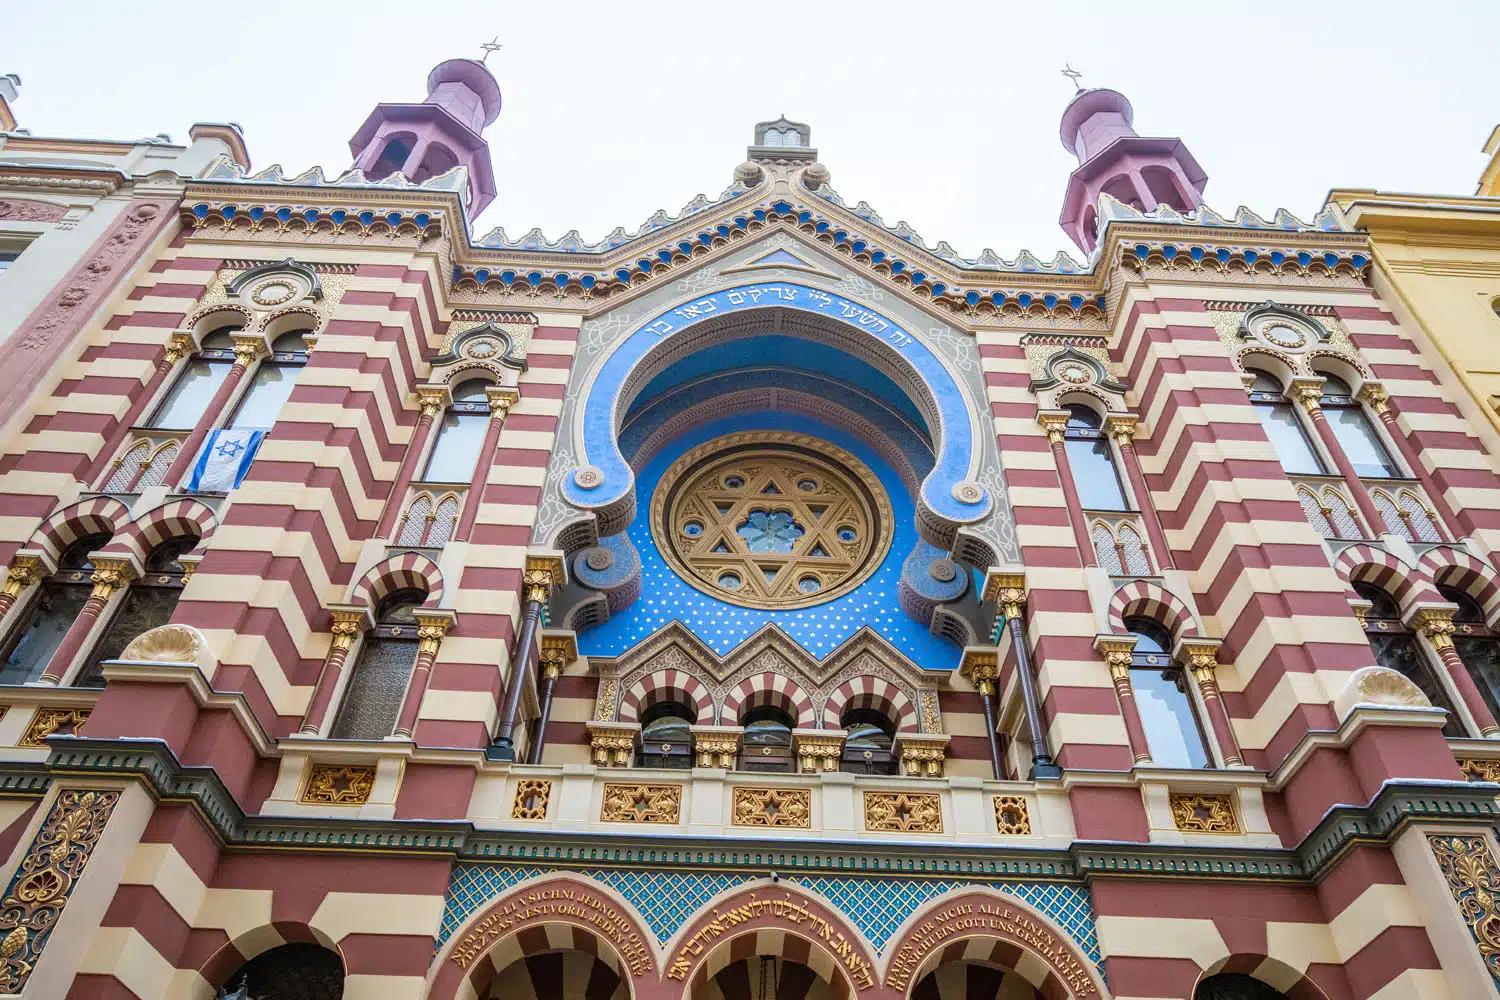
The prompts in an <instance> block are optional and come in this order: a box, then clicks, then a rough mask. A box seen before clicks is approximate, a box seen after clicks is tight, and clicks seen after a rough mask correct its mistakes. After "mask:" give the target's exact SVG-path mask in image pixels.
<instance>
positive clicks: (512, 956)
mask: <svg viewBox="0 0 1500 1000" xmlns="http://www.w3.org/2000/svg"><path fill="white" fill-rule="evenodd" d="M557 952H562V954H561V955H558V954H556V953H557ZM544 956H545V957H546V959H548V960H550V961H551V962H552V963H553V965H554V968H553V969H552V970H548V969H547V968H545V967H538V965H537V963H538V962H539V961H541V960H544ZM574 956H576V958H575V957H574ZM570 959H572V961H573V963H574V964H575V965H576V966H577V968H576V969H567V970H565V969H563V968H562V963H566V962H569V961H570ZM594 965H599V966H602V967H603V970H607V971H601V970H596V969H594V968H591V966H594ZM549 971H551V972H552V975H548V972H549ZM558 971H563V972H564V977H563V978H564V979H573V978H574V977H575V976H576V977H577V978H578V979H579V980H581V981H582V982H586V983H587V984H588V987H589V988H588V990H587V994H588V996H589V997H591V998H592V997H598V998H599V1000H615V998H617V997H628V996H629V988H628V987H627V986H626V985H625V983H626V980H627V979H628V978H629V971H628V970H627V969H625V968H623V967H622V966H621V964H620V960H619V958H618V957H617V956H616V953H615V950H614V949H613V948H611V947H609V946H608V945H606V944H604V943H603V942H602V941H600V940H599V938H598V937H597V936H596V935H595V934H594V933H593V932H592V931H588V930H585V929H584V928H582V927H579V926H577V925H576V924H568V923H556V924H547V925H543V926H537V927H528V928H525V929H523V930H521V931H520V932H518V933H517V934H515V935H514V936H513V937H509V938H506V939H504V940H502V941H501V942H500V943H499V944H498V945H496V946H495V948H494V949H493V950H492V951H490V952H489V954H487V955H485V956H484V957H483V958H481V959H480V960H479V961H477V962H475V963H474V967H473V968H471V969H470V970H469V976H468V980H469V986H470V987H471V988H472V989H473V990H474V993H473V995H474V996H476V997H488V996H491V995H494V996H506V997H509V996H517V997H519V996H536V997H543V996H547V995H548V987H551V988H554V989H555V988H556V986H557V984H556V983H555V982H552V981H551V980H552V978H553V976H555V974H556V972H558ZM497 986H498V987H499V988H498V989H496V987H497Z"/></svg>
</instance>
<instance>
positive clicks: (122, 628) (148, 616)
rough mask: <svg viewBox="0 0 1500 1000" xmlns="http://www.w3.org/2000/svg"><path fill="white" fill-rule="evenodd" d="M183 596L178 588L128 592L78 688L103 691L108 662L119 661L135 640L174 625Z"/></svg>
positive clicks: (76, 683)
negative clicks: (100, 688)
mask: <svg viewBox="0 0 1500 1000" xmlns="http://www.w3.org/2000/svg"><path fill="white" fill-rule="evenodd" d="M181 594H182V591H180V590H178V589H177V588H175V587H143V586H140V585H139V584H137V585H135V586H133V587H131V588H130V589H129V590H127V591H125V599H124V600H123V601H122V602H121V603H120V611H119V613H118V614H116V615H115V617H114V620H113V621H111V622H110V623H109V631H108V632H106V633H104V638H103V639H100V640H99V644H98V645H97V646H95V647H94V653H93V655H92V656H90V657H89V661H88V664H87V665H86V666H85V667H84V668H83V670H82V671H80V672H79V674H78V680H77V681H75V682H74V686H76V687H103V686H104V661H105V660H118V659H119V658H120V654H121V653H123V652H125V647H126V646H128V645H130V641H131V640H132V639H134V638H135V637H136V636H138V635H140V634H141V633H142V632H149V631H150V630H151V629H154V628H156V627H157V626H158V625H165V624H166V623H167V622H168V621H170V620H171V618H172V612H173V610H175V609H176V607H177V598H178V597H179V596H181Z"/></svg>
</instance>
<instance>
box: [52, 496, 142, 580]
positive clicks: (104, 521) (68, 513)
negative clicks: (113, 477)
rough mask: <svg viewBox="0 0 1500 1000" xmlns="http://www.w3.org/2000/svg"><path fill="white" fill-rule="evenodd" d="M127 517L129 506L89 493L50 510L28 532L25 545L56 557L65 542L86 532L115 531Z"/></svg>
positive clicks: (111, 532) (62, 550)
mask: <svg viewBox="0 0 1500 1000" xmlns="http://www.w3.org/2000/svg"><path fill="white" fill-rule="evenodd" d="M129 521H130V508H128V507H126V506H125V505H124V504H123V503H121V502H120V501H118V500H116V499H115V498H114V497H92V498H90V499H88V500H80V501H79V502H78V503H75V504H69V505H68V506H66V507H64V508H63V509H62V510H59V511H55V512H53V513H52V514H50V515H49V516H48V517H47V519H46V520H45V521H43V522H42V523H41V526H40V527H38V528H37V529H36V531H35V532H34V533H33V534H32V536H31V541H30V542H28V543H27V547H28V548H37V549H41V550H42V551H43V552H45V553H46V554H47V556H48V557H50V558H51V560H52V564H53V565H54V566H55V565H56V564H57V560H58V558H59V557H61V556H62V554H63V552H64V551H65V550H66V549H67V547H68V546H69V545H72V544H73V543H74V542H76V541H78V539H80V538H83V537H85V536H87V535H95V534H108V535H115V534H117V533H118V532H119V531H120V530H121V529H123V528H124V527H125V525H126V524H127V523H128V522H129Z"/></svg>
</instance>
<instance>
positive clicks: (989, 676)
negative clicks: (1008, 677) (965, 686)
mask: <svg viewBox="0 0 1500 1000" xmlns="http://www.w3.org/2000/svg"><path fill="white" fill-rule="evenodd" d="M958 672H959V674H960V675H961V676H964V677H967V678H969V680H971V681H973V682H974V686H975V687H976V688H978V689H979V693H980V694H984V695H993V694H994V693H995V681H996V680H997V679H998V678H999V677H1000V653H999V651H998V650H997V649H995V647H993V646H970V647H969V648H968V649H965V650H964V655H963V659H962V660H961V661H959V665H958Z"/></svg>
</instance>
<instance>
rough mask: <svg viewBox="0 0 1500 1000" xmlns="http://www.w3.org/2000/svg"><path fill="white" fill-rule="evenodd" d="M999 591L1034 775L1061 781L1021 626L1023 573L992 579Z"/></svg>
mask: <svg viewBox="0 0 1500 1000" xmlns="http://www.w3.org/2000/svg"><path fill="white" fill-rule="evenodd" d="M990 579H991V580H992V581H993V583H994V586H995V587H996V588H997V593H996V595H995V596H996V603H997V604H999V605H1000V608H1001V613H1002V614H1004V615H1005V624H1006V626H1007V627H1008V628H1009V629H1010V641H1011V645H1012V646H1014V647H1015V650H1016V673H1017V674H1018V675H1019V677H1020V681H1021V699H1022V701H1023V702H1024V703H1025V707H1026V728H1027V730H1028V731H1029V733H1030V736H1031V776H1032V778H1033V779H1036V778H1060V777H1062V768H1060V767H1058V766H1057V764H1056V762H1055V761H1053V759H1052V755H1051V754H1049V753H1048V752H1047V732H1046V730H1045V729H1044V728H1043V727H1042V705H1041V701H1040V699H1039V698H1038V697H1037V690H1036V679H1035V678H1034V677H1033V676H1032V673H1031V655H1030V654H1029V653H1028V652H1027V651H1026V630H1025V628H1024V627H1023V626H1022V623H1021V606H1022V605H1023V604H1025V603H1026V589H1025V586H1026V581H1025V578H1024V577H1023V576H1021V575H1020V574H1002V575H998V576H992V577H991V578H990Z"/></svg>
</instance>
